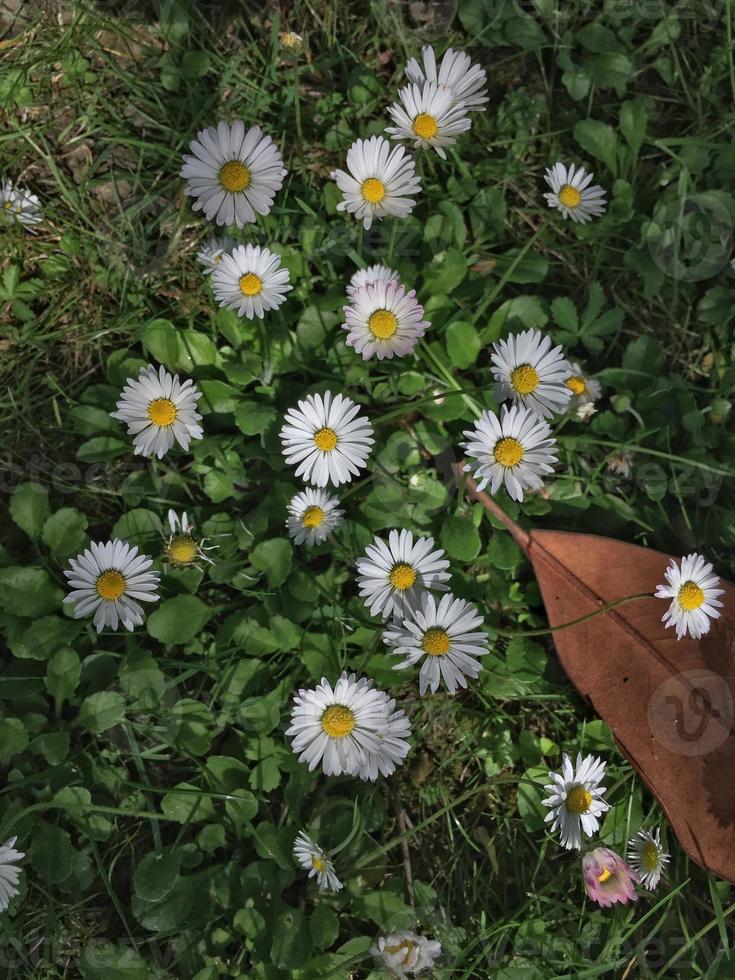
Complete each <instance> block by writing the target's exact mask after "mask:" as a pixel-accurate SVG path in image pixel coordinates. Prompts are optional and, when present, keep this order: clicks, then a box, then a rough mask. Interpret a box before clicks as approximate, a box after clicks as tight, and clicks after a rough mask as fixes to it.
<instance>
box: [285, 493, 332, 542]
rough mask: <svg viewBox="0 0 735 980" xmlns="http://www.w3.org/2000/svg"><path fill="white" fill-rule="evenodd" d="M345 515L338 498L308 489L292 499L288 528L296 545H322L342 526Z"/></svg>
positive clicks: (289, 506) (287, 522)
mask: <svg viewBox="0 0 735 980" xmlns="http://www.w3.org/2000/svg"><path fill="white" fill-rule="evenodd" d="M344 513H345V512H344V511H343V510H340V509H339V499H338V498H337V497H330V496H329V494H328V493H326V492H325V491H324V490H312V489H311V487H308V488H307V489H306V490H304V491H303V492H302V493H297V494H296V496H295V497H292V498H291V501H290V503H289V505H288V514H289V516H288V520H287V521H286V527H287V528H288V533H289V534H290V535H291V537H292V538H293V539H294V541H295V543H296V544H304V542H306V544H307V545H314V544H321V543H322V542H323V541H326V540H327V538H328V537H329V535H330V534H331V533H332V531H333V530H334V529H335V528H337V527H339V526H340V524H341V523H342V518H343V517H344Z"/></svg>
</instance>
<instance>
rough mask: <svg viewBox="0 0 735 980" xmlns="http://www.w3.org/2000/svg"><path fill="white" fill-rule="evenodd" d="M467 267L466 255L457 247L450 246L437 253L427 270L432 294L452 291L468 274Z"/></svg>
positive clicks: (427, 278)
mask: <svg viewBox="0 0 735 980" xmlns="http://www.w3.org/2000/svg"><path fill="white" fill-rule="evenodd" d="M467 268H468V265H467V259H466V257H465V256H464V255H463V254H462V252H459V251H458V250H457V249H454V248H450V249H447V251H446V252H441V253H440V254H439V255H435V256H434V259H433V261H432V262H431V264H430V265H429V268H428V270H427V272H426V281H427V282H430V283H431V294H432V296H437V295H439V294H440V293H446V294H449V293H451V292H452V290H453V289H456V288H457V286H459V284H460V283H461V282H462V280H463V279H464V277H465V276H466V275H467Z"/></svg>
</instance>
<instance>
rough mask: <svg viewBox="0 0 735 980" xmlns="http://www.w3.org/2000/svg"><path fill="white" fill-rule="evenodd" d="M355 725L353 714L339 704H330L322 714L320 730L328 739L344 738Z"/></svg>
mask: <svg viewBox="0 0 735 980" xmlns="http://www.w3.org/2000/svg"><path fill="white" fill-rule="evenodd" d="M356 724H357V721H356V719H355V714H354V712H353V711H351V710H350V709H349V708H345V707H344V705H341V704H331V705H330V706H329V707H328V708H325V709H324V713H323V714H322V728H323V729H324V731H325V732H326V733H327V735H329V737H330V738H344V737H345V735H349V734H350V732H351V731H352V729H353V728H354V727H355V725H356Z"/></svg>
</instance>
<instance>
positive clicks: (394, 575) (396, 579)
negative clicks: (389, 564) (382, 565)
mask: <svg viewBox="0 0 735 980" xmlns="http://www.w3.org/2000/svg"><path fill="white" fill-rule="evenodd" d="M389 579H390V584H391V585H392V586H393V588H394V589H398V590H399V591H401V592H405V591H406V589H410V588H411V586H412V585H413V583H414V582H415V581H416V572H415V571H414V570H413V568H411V566H410V565H406V563H405V562H398V564H397V565H394V566H393V568H392V569H391V573H390V576H389Z"/></svg>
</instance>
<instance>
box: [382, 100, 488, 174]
mask: <svg viewBox="0 0 735 980" xmlns="http://www.w3.org/2000/svg"><path fill="white" fill-rule="evenodd" d="M398 98H399V100H400V101H398V102H394V103H393V105H391V106H389V107H388V113H389V114H390V117H391V119H392V120H393V122H394V123H395V126H388V127H386V130H385V131H386V133H390V135H391V136H392V137H393V139H396V140H411V141H412V142H413V145H414V146H415V147H416V148H417V149H418V148H419V147H421V149H426V147H431V148H432V149H434V150H436V152H437V153H438V154H439V156H440V157H441V158H442V160H446V158H447V154H446V153H445V152H444V147H445V146H450V145H451V144H452V143H456V142H457V140H456V137H457V136H458V135H459V134H460V133H464V132H466V131H467V130H468V129H469V128H470V126H471V125H472V123H471V122H470V118H469V116H468V115H467V113H466V112H465V110H464V108H463V107H462V106H461V105H457V104H456V103H455V101H454V95H453V93H452V90H451V89H448V88H443V87H439V86H438V85H436V84H434V83H433V82H430V83H427V84H426V85H424V86H423V87H421V86H420V85H406V86H405V88H402V89H401V90H400V91H399V93H398Z"/></svg>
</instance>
